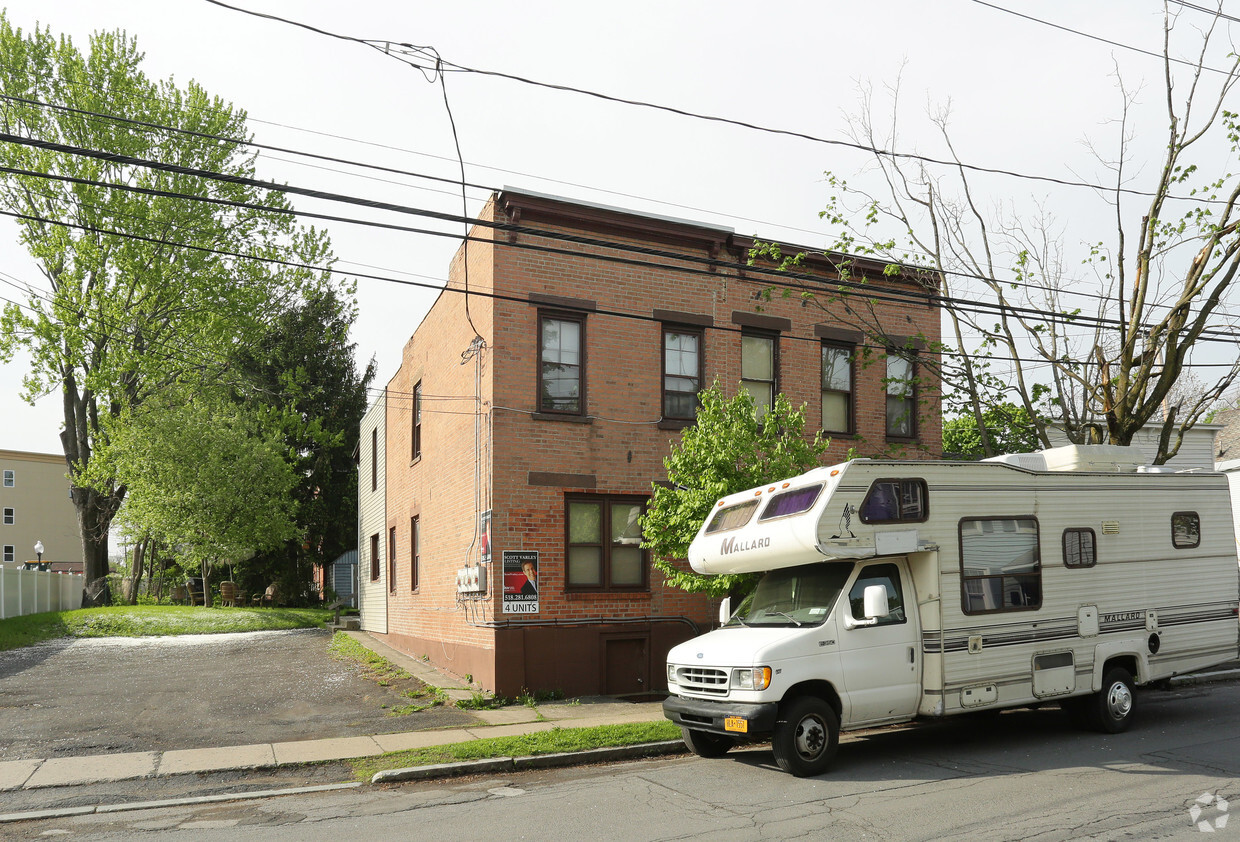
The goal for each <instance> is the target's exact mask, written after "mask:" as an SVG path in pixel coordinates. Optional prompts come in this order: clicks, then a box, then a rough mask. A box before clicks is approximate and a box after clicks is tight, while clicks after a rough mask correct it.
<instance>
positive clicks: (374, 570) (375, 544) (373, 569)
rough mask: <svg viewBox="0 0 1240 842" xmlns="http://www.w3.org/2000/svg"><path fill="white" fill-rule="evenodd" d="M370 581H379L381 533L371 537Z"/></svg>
mask: <svg viewBox="0 0 1240 842" xmlns="http://www.w3.org/2000/svg"><path fill="white" fill-rule="evenodd" d="M370 581H372V582H377V581H379V533H378V532H376V533H375V534H374V535H371V536H370Z"/></svg>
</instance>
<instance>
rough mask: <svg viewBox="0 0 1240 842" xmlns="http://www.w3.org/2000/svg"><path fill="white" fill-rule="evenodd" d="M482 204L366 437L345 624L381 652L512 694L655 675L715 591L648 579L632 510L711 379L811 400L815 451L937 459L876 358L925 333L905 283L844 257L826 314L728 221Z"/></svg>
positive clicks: (894, 380)
mask: <svg viewBox="0 0 1240 842" xmlns="http://www.w3.org/2000/svg"><path fill="white" fill-rule="evenodd" d="M480 217H481V218H482V219H483V220H486V221H493V222H494V223H497V224H498V225H500V226H505V225H506V226H509V227H508V228H507V230H504V229H498V230H497V229H496V228H489V227H486V226H484V225H479V226H477V227H475V228H474V230H473V232H472V237H474V238H476V239H475V240H474V241H472V242H470V243H469V244H468V250H467V251H466V250H465V248H462V250H460V251H458V253H457V255H456V257H455V259H454V260H453V262H452V265H451V269H450V280H449V284H448V289H447V290H445V291H444V292H443V293H441V295H440V296H439V299H438V300H437V301H436V303H435V304H434V306H433V307H432V308H431V310H430V312H429V313H428V314H427V316H426V318H425V319H424V320H423V321H422V323H421V324H420V325H419V326H418V328H417V330H416V331H415V332H414V334H413V336H412V337H411V338H410V339H409V341H408V342H407V343H406V345H405V348H404V352H403V355H402V363H401V366H400V369H399V370H398V371H397V373H396V374H395V375H394V376H393V377H392V379H391V381H390V382H389V383H388V386H387V390H386V392H385V394H384V396H383V398H382V399H381V400H380V401H379V402H378V403H376V405H375V406H374V407H372V408H371V410H370V412H368V414H367V417H366V419H365V420H364V421H363V424H362V429H361V445H360V448H359V488H360V491H359V494H360V501H361V511H362V523H361V530H360V532H359V555H360V568H359V574H360V579H361V587H360V590H361V595H362V601H361V613H362V622H363V628H367V629H370V630H372V631H375V632H385V633H386V637H385V640H386V641H387V642H388V643H389V644H390V645H392V646H394V647H395V648H397V649H400V650H402V651H405V652H408V653H411V654H414V655H418V656H422V657H426V658H428V659H429V660H431V661H432V662H434V663H436V664H437V665H439V666H441V667H443V668H446V669H448V670H450V671H452V672H455V673H457V674H458V675H466V674H468V675H472V677H473V679H474V681H475V682H477V683H479V684H481V685H482V686H483V687H486V688H489V689H492V690H495V691H497V692H500V693H504V694H508V695H512V694H515V693H517V692H519V691H520V690H521V689H522V688H526V689H529V690H560V691H563V692H565V693H567V694H569V695H585V694H593V693H607V694H623V693H642V692H649V691H652V690H653V691H658V690H659V689H660V688H661V687H662V686H663V664H664V658H665V655H666V653H667V650H668V649H669V648H670V647H671V646H673V645H675V644H676V643H679V642H681V641H683V640H686V639H688V638H690V637H692V636H694V635H696V634H697V633H698V632H699V631H702V630H705V629H706V628H707V627H709V626H710V625H711V624H712V623H714V622H715V621H716V614H717V606H716V604H715V603H714V602H713V601H711V600H709V599H707V598H705V597H703V596H701V595H696V594H688V593H685V592H683V591H680V590H678V589H673V588H669V587H666V586H665V585H664V584H663V580H662V577H661V575H660V574H659V573H658V572H657V571H656V570H654V568H653V567H652V566H651V564H650V559H649V558H648V557H647V553H646V552H645V551H644V550H642V549H641V548H640V546H639V541H640V531H639V528H638V524H637V518H638V517H639V515H640V513H641V511H642V509H643V507H644V506H645V504H646V502H647V500H648V498H649V495H650V490H651V484H652V483H656V482H663V483H665V482H666V480H667V474H666V471H665V469H664V466H663V459H664V458H665V457H666V456H667V455H668V453H669V446H670V443H671V442H672V441H674V440H676V439H678V437H679V431H680V430H682V429H684V428H685V427H687V426H689V425H691V424H693V423H694V416H695V412H696V397H695V396H696V393H697V392H698V391H699V390H701V389H702V388H705V387H707V386H709V385H710V384H711V383H712V382H713V381H715V380H718V382H719V383H720V384H721V385H722V386H723V388H724V389H725V391H726V392H727V393H728V394H735V393H736V391H737V389H738V388H744V389H746V390H747V391H749V392H750V393H751V394H753V395H754V396H755V399H756V400H757V402H758V404H759V406H763V405H765V404H768V403H769V402H770V401H771V400H772V399H773V396H774V394H775V393H777V392H783V393H784V394H786V395H787V396H788V397H789V399H790V400H791V401H792V402H793V404H795V405H799V404H802V403H804V404H807V405H808V410H807V414H808V422H809V426H810V427H811V428H818V429H825V430H826V431H827V432H828V434H829V435H830V437H831V438H832V445H831V449H830V451H829V453H828V455H827V457H826V458H825V460H824V461H825V462H834V461H843V460H844V459H846V458H847V454H848V451H849V449H850V448H856V449H857V451H859V452H860V453H861V454H862V455H869V454H876V453H878V452H881V451H883V450H885V449H891V448H894V449H896V452H899V453H903V454H906V455H909V456H913V455H927V456H930V457H935V458H937V457H938V456H939V455H940V453H941V449H942V443H941V418H940V400H939V395H938V392H937V382H936V381H935V380H934V379H933V377H931V376H929V375H928V374H927V372H924V371H921V370H920V366H919V365H918V364H917V363H916V353H914V354H913V356H912V359H905V358H900V357H896V356H893V357H892V358H891V359H890V360H888V359H887V357H886V354H885V353H884V348H885V346H886V345H887V344H892V345H898V346H900V347H904V348H915V347H918V346H920V347H925V345H924V344H923V343H935V342H937V340H938V338H939V315H940V314H939V310H938V309H937V308H936V307H934V306H933V305H932V304H931V303H929V302H930V299H929V298H928V297H927V296H926V294H925V292H926V290H925V288H924V287H923V286H921V285H919V284H918V283H915V282H913V281H910V280H905V279H904V278H901V277H898V276H897V277H884V275H883V274H882V271H881V269H882V267H881V266H854V267H853V270H852V271H853V273H854V274H857V275H859V274H860V273H861V270H862V269H867V270H868V271H869V272H870V276H871V277H870V280H869V283H868V284H867V285H866V288H865V290H866V291H865V295H864V297H858V298H851V297H848V298H845V299H843V300H842V301H841V302H835V303H830V302H828V301H827V299H826V297H825V296H824V298H823V299H821V300H823V301H824V303H825V306H826V307H827V308H828V310H829V311H831V312H834V313H837V314H838V315H839V316H840V317H842V318H837V317H836V316H833V315H830V313H829V312H824V309H823V308H822V307H821V306H819V305H818V304H817V303H814V302H802V300H801V299H800V296H799V295H798V294H795V293H794V294H792V295H791V296H790V297H787V298H785V297H783V296H782V295H780V294H779V292H778V290H777V291H776V294H775V295H773V296H771V298H770V300H769V301H768V300H765V296H763V294H762V291H763V290H764V289H766V288H768V287H769V286H770V284H771V280H770V277H769V276H767V275H764V274H761V273H759V272H757V271H755V270H751V269H740V270H738V269H737V268H736V267H735V266H733V265H725V264H736V263H741V264H743V263H744V262H745V259H746V256H747V253H748V249H749V248H750V247H751V246H752V245H753V241H752V240H750V239H749V238H745V237H739V236H737V235H735V234H734V233H733V232H732V231H731V230H730V229H726V228H718V227H714V226H709V225H703V224H698V223H693V222H687V221H681V220H675V219H668V218H664V217H656V216H648V215H642V214H637V213H632V212H629V211H624V210H618V209H615V208H607V207H600V206H596V205H588V204H581V203H575V202H570V201H567V200H564V199H559V198H554V197H549V196H542V195H537V194H532V193H525V192H517V191H512V190H505V191H504V192H502V193H500V194H497V195H494V196H492V198H491V200H490V201H489V202H488V203H487V205H486V207H485V208H484V209H483V210H482V212H481V214H480ZM515 226H520V227H519V228H518V227H515ZM543 232H547V233H548V234H553V235H558V236H547V235H544V234H543ZM587 240H595V241H606V242H608V243H615V242H623V243H625V244H628V245H631V246H636V247H639V248H641V249H643V251H641V252H634V251H626V250H618V249H615V248H608V247H606V246H605V245H602V244H601V243H599V242H595V243H590V242H587ZM466 262H467V264H468V275H467V276H466V273H465V271H464V269H465V266H466ZM651 264H657V265H651ZM831 269H832V267H831V265H830V264H829V263H828V261H827V260H826V259H825V258H822V257H821V256H820V257H819V258H811V259H810V260H809V261H808V267H807V268H805V269H802V270H799V271H807V272H813V273H817V274H818V276H819V277H823V278H824V279H825V278H829V277H830V276H829V275H827V274H826V273H827V272H829V271H831ZM466 281H468V291H469V293H470V294H469V295H468V297H467V296H465V295H462V294H461V293H462V292H463V291H464V290H465V288H466ZM777 281H778V279H777ZM822 289H825V287H823V288H820V291H821V290H822ZM467 305H468V306H467ZM874 320H878V322H879V323H881V324H883V325H888V326H891V325H894V326H897V327H891V328H889V329H891V330H893V331H898V332H899V334H901V335H899V336H894V335H887V336H885V337H884V340H879V341H877V342H876V341H875V340H874V339H872V338H867V337H864V336H863V334H862V330H861V329H860V328H859V327H858V325H861V324H867V323H868V324H873V323H874ZM910 337H914V338H910ZM911 383H916V386H912V385H910V384H911ZM384 428H386V435H383V434H380V435H378V438H377V439H376V440H372V435H374V433H373V431H374V430H377V429H384ZM385 474H386V477H385ZM385 481H386V492H385V491H384V490H383V489H384V483H385ZM385 493H386V500H384V501H383V505H384V512H385V514H386V519H385V520H383V521H382V522H381V521H380V518H379V514H378V512H379V509H378V506H379V505H380V501H381V500H382V498H383V496H384V494H385ZM368 565H369V566H368ZM368 572H369V574H370V575H369V576H368V575H367V573H368Z"/></svg>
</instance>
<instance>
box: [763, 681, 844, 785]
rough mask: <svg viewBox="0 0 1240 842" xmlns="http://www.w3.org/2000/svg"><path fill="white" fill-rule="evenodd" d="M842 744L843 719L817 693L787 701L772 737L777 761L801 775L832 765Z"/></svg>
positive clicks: (817, 772) (795, 773) (801, 776)
mask: <svg viewBox="0 0 1240 842" xmlns="http://www.w3.org/2000/svg"><path fill="white" fill-rule="evenodd" d="M839 745H840V719H839V717H838V716H836V714H835V711H834V710H832V709H831V706H830V705H828V704H827V703H826V702H824V701H823V700H822V699H819V698H817V697H816V696H801V697H800V698H797V699H793V700H792V701H791V702H789V703H788V705H787V707H786V708H785V709H784V711H783V713H782V715H781V716H780V717H779V721H778V722H776V723H775V733H774V734H773V735H772V738H771V748H772V750H773V751H774V752H775V762H776V763H778V764H779V768H781V769H783V770H784V771H785V772H791V773H792V774H793V775H796V776H797V777H798V778H805V777H809V776H811V775H821V774H822V773H823V772H825V771H826V770H827V767H828V766H830V765H831V760H832V758H834V757H835V750H836V749H837V748H839Z"/></svg>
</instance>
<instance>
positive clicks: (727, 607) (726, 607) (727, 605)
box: [719, 596, 732, 626]
mask: <svg viewBox="0 0 1240 842" xmlns="http://www.w3.org/2000/svg"><path fill="white" fill-rule="evenodd" d="M731 619H732V597H730V596H725V597H724V598H723V602H720V603H719V625H721V626H722V625H723V624H725V623H726V622H727V621H728V620H731Z"/></svg>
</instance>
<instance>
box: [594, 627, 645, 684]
mask: <svg viewBox="0 0 1240 842" xmlns="http://www.w3.org/2000/svg"><path fill="white" fill-rule="evenodd" d="M602 646H603V659H602V660H603V670H604V672H603V693H604V694H606V695H608V696H620V695H625V694H628V693H645V692H647V691H648V690H649V689H650V638H649V636H648V635H642V636H640V637H635V636H631V635H625V636H619V635H617V636H611V635H604V636H603V637H602Z"/></svg>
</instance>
